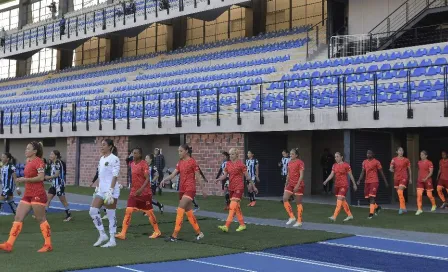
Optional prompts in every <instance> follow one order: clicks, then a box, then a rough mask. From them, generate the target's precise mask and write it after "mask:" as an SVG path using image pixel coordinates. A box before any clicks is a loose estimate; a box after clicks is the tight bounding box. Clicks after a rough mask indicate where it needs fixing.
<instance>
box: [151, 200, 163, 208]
mask: <svg viewBox="0 0 448 272" xmlns="http://www.w3.org/2000/svg"><path fill="white" fill-rule="evenodd" d="M152 205H154V206H157V207H159V208H160V207H162V205H161V204H160V202H159V201H157V200H153V201H152Z"/></svg>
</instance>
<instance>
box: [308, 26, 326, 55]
mask: <svg viewBox="0 0 448 272" xmlns="http://www.w3.org/2000/svg"><path fill="white" fill-rule="evenodd" d="M306 36H307V38H308V42H307V43H306V58H307V59H308V58H309V57H310V56H311V55H312V54H313V53H314V52H316V51H317V50H318V49H319V47H320V46H321V45H323V44H327V43H328V24H327V18H325V19H324V20H322V21H321V22H319V23H317V24H315V25H313V26H312V27H310V28H309V29H308V31H307V33H306Z"/></svg>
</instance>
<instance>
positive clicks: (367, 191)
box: [364, 182, 380, 198]
mask: <svg viewBox="0 0 448 272" xmlns="http://www.w3.org/2000/svg"><path fill="white" fill-rule="evenodd" d="M379 186H380V184H379V183H378V182H374V183H366V184H365V186H364V197H365V198H369V197H376V192H377V191H378V187H379Z"/></svg>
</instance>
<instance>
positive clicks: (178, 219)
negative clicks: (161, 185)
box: [171, 207, 185, 238]
mask: <svg viewBox="0 0 448 272" xmlns="http://www.w3.org/2000/svg"><path fill="white" fill-rule="evenodd" d="M184 213H185V209H182V208H181V207H177V214H176V225H174V232H173V235H171V236H173V237H174V238H177V235H178V234H179V231H180V229H181V228H182V223H183V221H184Z"/></svg>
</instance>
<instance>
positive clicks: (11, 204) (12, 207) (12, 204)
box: [0, 200, 17, 214]
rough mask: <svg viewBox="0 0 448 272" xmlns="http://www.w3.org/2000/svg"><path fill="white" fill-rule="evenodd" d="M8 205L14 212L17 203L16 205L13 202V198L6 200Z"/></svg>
mask: <svg viewBox="0 0 448 272" xmlns="http://www.w3.org/2000/svg"><path fill="white" fill-rule="evenodd" d="M8 205H9V207H11V210H12V212H13V213H14V214H16V210H17V205H16V203H15V202H14V200H11V201H8ZM0 210H1V208H0Z"/></svg>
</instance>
